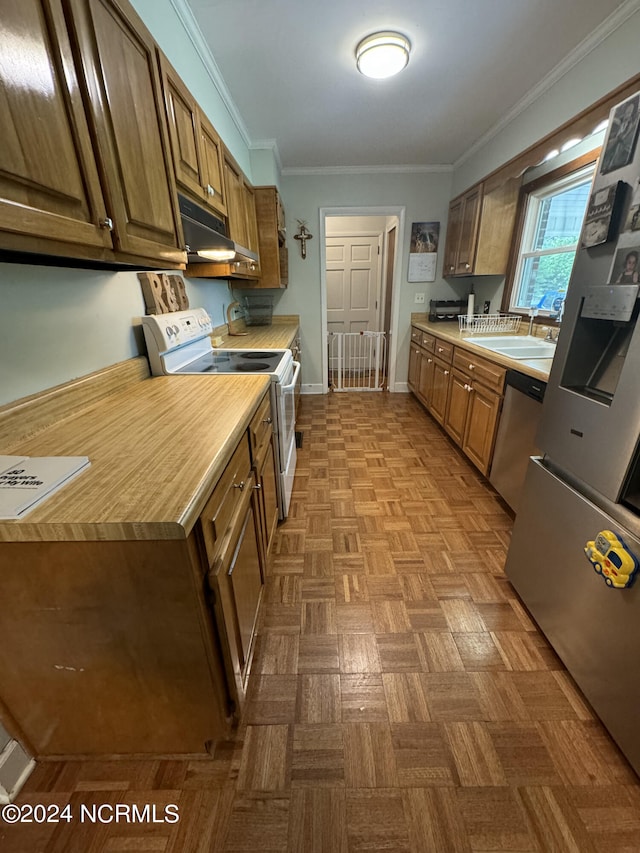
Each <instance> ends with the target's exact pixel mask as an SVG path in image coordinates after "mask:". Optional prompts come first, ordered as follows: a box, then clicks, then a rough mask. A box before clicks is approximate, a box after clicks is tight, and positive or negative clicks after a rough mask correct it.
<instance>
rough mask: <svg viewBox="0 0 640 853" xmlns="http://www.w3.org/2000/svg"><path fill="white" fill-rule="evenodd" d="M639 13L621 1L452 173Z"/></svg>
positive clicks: (634, 3)
mask: <svg viewBox="0 0 640 853" xmlns="http://www.w3.org/2000/svg"><path fill="white" fill-rule="evenodd" d="M639 9H640V0H625V2H624V3H622V4H621V5H620V6H619V7H618V8H617V9H616V11H615V12H612V13H611V14H610V15H609V17H608V18H606V19H605V20H604V21H603V22H602V24H600V26H599V27H597V28H596V29H595V30H594V31H593V32H592V33H590V34H589V35H588V36H587V38H585V39H584V40H583V41H581V42H580V44H579V45H577V47H576V48H574V50H572V51H571V53H569V54H567V56H566V57H565V58H564V59H563V60H562V62H560V63H559V64H558V65H556V67H555V68H553V69H552V70H551V71H550V72H549V73H548V74H547V75H546V77H543V78H542V80H541V81H540V82H539V83H538V84H537V85H535V86H534V87H533V88H532V89H530V91H529V92H528V93H527V94H526V95H525V97H524V98H522V99H521V100H520V101H518V103H517V104H516V105H515V106H514V107H512V108H511V109H510V110H509V112H507V113H505V115H503V116H502V118H501V119H499V120H498V121H497V122H496V123H495V124H494V125H493V127H492V128H491V130H489V131H487V133H485V134H484V135H483V136H481V137H480V138H479V139H477V140H476V141H475V142H474V143H473V145H472V146H471V147H470V148H468V149H467V150H466V151H465V153H464V154H463V155H462V156H461V157H459V158H458V159H457V160H456V162H455V163H454V164H453V167H454V169H458V168H459V167H460V166H462V164H463V163H466V161H467V160H469V158H470V157H473V155H474V154H475V153H476V152H477V151H479V150H480V149H481V148H484V146H485V145H486V144H487V143H488V142H490V141H491V140H492V139H493V138H494V137H495V136H497V135H498V134H499V133H500V131H502V130H504V128H505V127H507V125H509V124H510V123H511V122H512V121H513V120H514V119H515V118H516V117H517V116H518V115H520V113H522V112H524V110H526V109H527V107H530V106H531V104H533V103H534V101H537V100H538V98H539V97H541V96H542V95H543V94H544V93H545V92H546V91H548V90H549V89H550V88H551V87H552V86H553V85H554V84H555V83H557V82H558V81H559V80H561V79H562V77H564V76H565V74H567V73H568V72H569V71H570V70H571V69H572V68H573V67H574V65H577V64H578V62H580V61H581V60H582V59H584V58H585V57H586V56H588V55H589V54H590V53H591V51H592V50H594V49H595V48H596V47H597V46H598V45H599V44H601V42H603V41H604V40H605V39H606V38H608V37H609V36H610V35H611V34H612V33H613V32H615V31H616V30H617V29H618V28H619V27H621V26H622V25H623V24H624V23H625V22H626V21H627V20H628V19H629V18H630V17H631V16H632V15H634V14H635V13H636V12H637V11H638V10H639Z"/></svg>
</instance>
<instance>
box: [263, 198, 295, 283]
mask: <svg viewBox="0 0 640 853" xmlns="http://www.w3.org/2000/svg"><path fill="white" fill-rule="evenodd" d="M255 199H256V218H257V222H258V245H259V247H260V269H261V272H262V278H261V280H260V286H261V287H272V288H273V287H279V288H284V287H286V286H287V285H288V284H289V263H288V256H287V247H286V244H285V238H286V228H285V216H284V206H283V204H282V199H281V198H280V194H279V193H278V190H277V189H276V187H256V188H255Z"/></svg>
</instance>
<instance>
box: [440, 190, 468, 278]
mask: <svg viewBox="0 0 640 853" xmlns="http://www.w3.org/2000/svg"><path fill="white" fill-rule="evenodd" d="M463 201H464V199H463V198H456V199H454V200H453V201H452V202H451V204H450V205H449V219H448V221H447V241H446V243H445V247H444V263H443V270H442V273H443V275H445V276H447V275H455V271H456V265H457V262H458V241H459V240H460V222H461V219H462V204H463Z"/></svg>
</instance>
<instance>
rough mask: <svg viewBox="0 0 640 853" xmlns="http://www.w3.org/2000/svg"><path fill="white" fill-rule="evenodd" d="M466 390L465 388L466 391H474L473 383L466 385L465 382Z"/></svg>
mask: <svg viewBox="0 0 640 853" xmlns="http://www.w3.org/2000/svg"><path fill="white" fill-rule="evenodd" d="M464 390H465V391H473V388H472V387H471V385H466V384H465V386H464Z"/></svg>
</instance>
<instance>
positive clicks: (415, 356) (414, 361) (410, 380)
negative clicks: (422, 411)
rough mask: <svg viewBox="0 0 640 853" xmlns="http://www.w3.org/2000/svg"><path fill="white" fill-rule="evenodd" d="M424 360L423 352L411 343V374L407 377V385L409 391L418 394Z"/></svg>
mask: <svg viewBox="0 0 640 853" xmlns="http://www.w3.org/2000/svg"><path fill="white" fill-rule="evenodd" d="M421 359H422V350H421V349H420V347H419V346H418V345H417V344H414V343H413V342H412V343H411V346H410V347H409V373H408V376H407V384H408V386H409V390H410V391H413V392H414V393H417V390H418V383H419V380H420V361H421Z"/></svg>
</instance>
